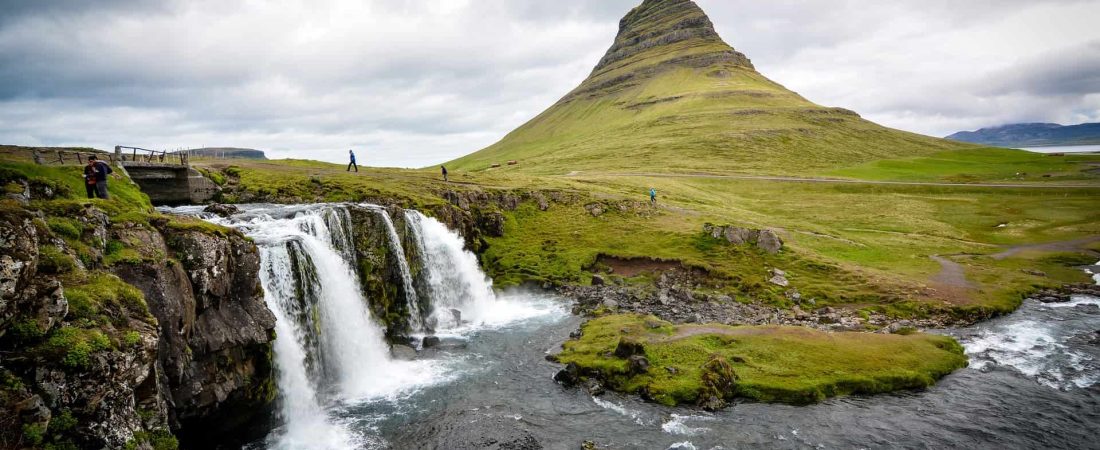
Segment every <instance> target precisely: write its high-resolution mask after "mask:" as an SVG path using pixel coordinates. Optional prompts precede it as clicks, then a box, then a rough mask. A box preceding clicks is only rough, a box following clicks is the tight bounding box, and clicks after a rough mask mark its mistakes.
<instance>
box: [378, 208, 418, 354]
mask: <svg viewBox="0 0 1100 450" xmlns="http://www.w3.org/2000/svg"><path fill="white" fill-rule="evenodd" d="M371 210H372V211H374V212H375V214H378V216H379V217H380V218H381V219H382V222H383V223H384V224H385V225H386V233H387V234H388V235H389V239H387V242H386V245H388V246H389V250H390V254H391V255H394V260H395V261H396V263H397V269H398V272H399V273H400V275H401V282H402V284H403V288H404V292H405V305H406V306H407V308H408V313H409V329H410V330H411V331H413V332H419V331H424V315H423V313H422V312H421V311H420V299H419V297H417V295H416V287H415V286H414V285H413V277H412V270H411V269H409V261H408V260H407V259H406V258H405V248H404V247H403V246H402V245H401V237H400V236H398V235H397V228H396V227H394V226H393V219H391V218H390V214H389V213H388V212H386V210H385V209H382V208H379V207H371Z"/></svg>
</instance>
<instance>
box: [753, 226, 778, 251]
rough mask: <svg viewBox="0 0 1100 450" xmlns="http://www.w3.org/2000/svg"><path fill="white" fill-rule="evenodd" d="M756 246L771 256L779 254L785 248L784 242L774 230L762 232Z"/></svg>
mask: <svg viewBox="0 0 1100 450" xmlns="http://www.w3.org/2000/svg"><path fill="white" fill-rule="evenodd" d="M756 246H757V247H760V249H761V250H764V251H765V252H768V253H770V254H773V255H774V254H776V253H779V250H780V249H782V248H783V240H782V239H780V238H779V235H777V234H775V232H774V231H772V230H762V231H760V235H759V237H758V238H757V240H756Z"/></svg>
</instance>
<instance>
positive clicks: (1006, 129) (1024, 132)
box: [947, 123, 1100, 147]
mask: <svg viewBox="0 0 1100 450" xmlns="http://www.w3.org/2000/svg"><path fill="white" fill-rule="evenodd" d="M947 139H952V140H956V141H961V142H972V143H975V144H984V145H994V146H997V147H1045V146H1053V145H1100V123H1083V124H1080V125H1069V126H1065V125H1059V124H1056V123H1014V124H1011V125H1003V126H999V127H992V128H982V129H980V130H978V131H960V132H958V133H955V134H952V135H950V136H948V137H947Z"/></svg>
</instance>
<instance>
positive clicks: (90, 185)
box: [84, 155, 113, 199]
mask: <svg viewBox="0 0 1100 450" xmlns="http://www.w3.org/2000/svg"><path fill="white" fill-rule="evenodd" d="M111 172H113V170H111V166H108V165H107V163H105V162H103V161H100V160H99V159H98V158H96V156H95V155H88V165H86V166H84V189H85V190H87V191H88V198H96V197H99V198H102V199H106V198H107V175H110V174H111Z"/></svg>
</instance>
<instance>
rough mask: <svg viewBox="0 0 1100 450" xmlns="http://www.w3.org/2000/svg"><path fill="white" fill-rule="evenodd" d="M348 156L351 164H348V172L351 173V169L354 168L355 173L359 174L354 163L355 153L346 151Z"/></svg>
mask: <svg viewBox="0 0 1100 450" xmlns="http://www.w3.org/2000/svg"><path fill="white" fill-rule="evenodd" d="M348 156H349V157H351V162H349V163H348V172H351V168H352V167H354V168H355V172H356V173H359V165H358V164H356V163H355V151H354V150H348Z"/></svg>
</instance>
